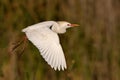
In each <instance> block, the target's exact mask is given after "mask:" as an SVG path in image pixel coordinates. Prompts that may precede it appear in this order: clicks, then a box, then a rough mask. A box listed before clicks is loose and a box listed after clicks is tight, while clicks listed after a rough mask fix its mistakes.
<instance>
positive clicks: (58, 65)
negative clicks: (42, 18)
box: [25, 28, 66, 70]
mask: <svg viewBox="0 0 120 80" xmlns="http://www.w3.org/2000/svg"><path fill="white" fill-rule="evenodd" d="M44 30H45V31H44ZM25 33H26V36H27V38H28V39H29V40H30V41H31V42H32V43H33V44H34V45H35V46H36V47H37V48H38V49H39V51H40V53H41V55H42V57H43V58H44V59H45V61H46V62H47V63H48V64H49V65H50V66H51V67H52V68H54V69H55V70H57V69H58V70H61V69H62V70H64V69H66V61H65V57H64V54H63V50H62V47H61V45H60V43H59V38H58V35H57V34H56V33H55V32H53V31H51V30H49V28H48V29H47V28H46V29H43V28H38V29H34V30H29V29H28V30H27V31H26V32H25Z"/></svg>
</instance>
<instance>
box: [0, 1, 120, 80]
mask: <svg viewBox="0 0 120 80" xmlns="http://www.w3.org/2000/svg"><path fill="white" fill-rule="evenodd" d="M46 20H55V21H60V20H63V21H68V22H71V23H78V24H80V27H76V28H72V29H68V30H67V33H65V34H62V35H59V36H60V40H61V44H62V46H63V50H64V52H65V57H66V60H67V66H68V69H67V70H65V71H54V70H53V69H52V68H51V67H50V66H49V65H48V64H47V63H46V62H45V61H44V59H43V58H42V56H41V55H40V53H39V51H38V50H37V49H36V47H35V46H34V45H32V43H31V42H28V43H27V47H26V48H25V50H24V52H23V54H22V55H21V56H20V54H21V53H22V51H23V44H21V45H20V46H18V47H17V48H16V49H15V50H14V51H12V49H13V48H14V46H15V45H16V44H18V43H19V41H21V40H22V38H23V35H24V33H22V32H21V29H23V28H25V27H27V26H29V25H32V24H35V23H38V22H41V21H46ZM0 80H120V0H0Z"/></svg>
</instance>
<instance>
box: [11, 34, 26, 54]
mask: <svg viewBox="0 0 120 80" xmlns="http://www.w3.org/2000/svg"><path fill="white" fill-rule="evenodd" d="M26 42H27V37H26V36H24V37H23V39H22V40H21V41H19V42H18V43H17V44H15V45H14V46H13V48H12V50H11V51H12V52H13V51H15V50H16V49H17V48H18V47H19V46H20V45H21V44H23V47H22V50H21V52H20V55H22V53H23V52H24V49H25V47H26Z"/></svg>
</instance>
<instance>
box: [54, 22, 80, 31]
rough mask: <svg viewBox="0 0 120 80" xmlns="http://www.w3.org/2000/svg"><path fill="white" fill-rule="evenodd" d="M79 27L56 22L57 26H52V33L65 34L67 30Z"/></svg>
mask: <svg viewBox="0 0 120 80" xmlns="http://www.w3.org/2000/svg"><path fill="white" fill-rule="evenodd" d="M75 26H79V25H78V24H71V23H69V22H66V21H58V22H57V24H55V25H53V31H55V32H56V33H65V32H66V29H67V28H71V27H75Z"/></svg>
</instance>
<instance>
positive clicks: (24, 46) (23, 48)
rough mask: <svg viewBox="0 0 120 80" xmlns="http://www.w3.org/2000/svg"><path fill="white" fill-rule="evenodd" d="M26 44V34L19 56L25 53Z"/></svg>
mask: <svg viewBox="0 0 120 80" xmlns="http://www.w3.org/2000/svg"><path fill="white" fill-rule="evenodd" d="M26 44H27V37H26V36H24V37H23V47H22V49H21V52H20V53H19V54H20V55H19V56H21V55H22V54H23V52H24V50H25V48H26Z"/></svg>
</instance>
